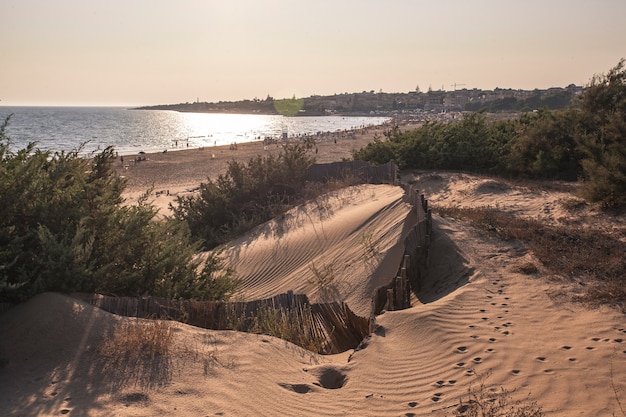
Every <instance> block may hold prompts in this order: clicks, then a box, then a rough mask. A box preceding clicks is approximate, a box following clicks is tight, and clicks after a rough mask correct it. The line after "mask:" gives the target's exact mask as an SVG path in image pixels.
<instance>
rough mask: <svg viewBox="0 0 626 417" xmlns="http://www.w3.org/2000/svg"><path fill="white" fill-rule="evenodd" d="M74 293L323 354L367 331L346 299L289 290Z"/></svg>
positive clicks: (129, 312)
mask: <svg viewBox="0 0 626 417" xmlns="http://www.w3.org/2000/svg"><path fill="white" fill-rule="evenodd" d="M75 296H76V297H78V298H80V299H82V300H83V301H86V302H88V303H91V304H92V305H95V306H97V307H99V308H101V309H103V310H105V311H108V312H111V313H114V314H119V315H122V316H128V317H142V318H146V317H148V318H160V319H169V320H176V321H180V322H183V323H187V324H190V325H193V326H197V327H202V328H206V329H213V330H240V331H246V332H254V333H265V334H270V335H273V336H277V337H282V338H284V339H286V340H289V341H290V342H293V343H295V344H298V345H300V346H303V347H307V348H314V349H315V350H317V351H318V352H319V353H325V354H331V353H340V352H345V351H346V350H348V349H353V348H355V347H356V346H358V344H359V343H361V341H362V340H363V338H364V337H365V336H366V335H367V334H368V333H369V320H368V319H366V318H363V317H359V316H357V315H356V314H354V313H353V312H352V311H351V310H350V308H348V306H347V305H346V304H345V303H336V302H335V303H320V304H310V303H309V299H308V297H307V296H306V295H304V294H293V293H292V292H288V293H285V294H279V295H276V296H274V297H272V298H268V299H265V300H256V301H250V302H218V301H195V300H171V299H166V298H158V297H110V296H105V295H100V294H93V295H90V294H75Z"/></svg>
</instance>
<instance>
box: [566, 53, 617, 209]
mask: <svg viewBox="0 0 626 417" xmlns="http://www.w3.org/2000/svg"><path fill="white" fill-rule="evenodd" d="M581 113H582V120H581V123H579V126H578V130H577V135H576V140H577V143H578V146H579V148H580V149H581V151H582V152H583V153H584V158H583V160H582V166H583V170H584V175H585V181H584V183H583V196H584V197H585V198H586V199H588V200H591V201H598V202H601V203H602V204H603V205H605V206H607V207H623V206H624V205H626V68H624V59H622V60H621V61H620V62H619V63H618V64H617V65H616V66H615V67H614V68H612V69H611V70H610V71H609V72H608V73H607V74H606V75H601V76H596V77H594V78H593V79H592V80H591V82H590V84H589V85H588V86H587V88H586V89H585V92H584V95H583V99H582V106H581Z"/></svg>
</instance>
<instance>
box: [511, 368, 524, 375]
mask: <svg viewBox="0 0 626 417" xmlns="http://www.w3.org/2000/svg"><path fill="white" fill-rule="evenodd" d="M520 372H522V371H520V370H519V369H513V370H512V371H511V373H512V374H513V375H519V374H520Z"/></svg>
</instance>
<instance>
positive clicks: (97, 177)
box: [0, 119, 236, 301]
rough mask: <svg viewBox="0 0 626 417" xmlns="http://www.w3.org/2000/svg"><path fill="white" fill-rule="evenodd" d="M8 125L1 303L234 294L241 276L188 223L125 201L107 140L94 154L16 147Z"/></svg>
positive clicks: (2, 144)
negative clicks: (205, 250)
mask: <svg viewBox="0 0 626 417" xmlns="http://www.w3.org/2000/svg"><path fill="white" fill-rule="evenodd" d="M8 121H9V120H8V119H7V120H6V121H5V123H4V124H3V125H2V127H1V128H0V213H2V217H1V218H0V301H22V300H25V299H27V298H29V297H31V296H32V295H34V294H37V293H40V292H44V291H62V292H76V291H78V292H102V293H107V294H115V295H126V296H136V295H144V294H151V295H158V296H163V297H174V298H177V297H186V298H189V297H193V298H201V299H213V298H225V297H227V296H228V295H229V294H230V293H232V292H233V290H234V287H235V285H236V282H235V281H233V280H231V279H230V278H231V275H232V273H231V271H228V270H226V271H223V268H222V265H221V263H220V261H219V260H218V259H217V257H216V256H209V257H208V259H206V260H205V261H200V260H199V259H198V258H196V253H197V252H198V251H199V250H200V244H199V243H197V242H194V241H192V238H191V234H190V233H189V230H188V228H187V226H186V224H185V223H183V222H180V221H176V220H174V219H166V220H163V221H156V220H155V215H156V209H155V208H154V207H152V206H151V205H147V204H145V202H143V201H142V202H140V204H139V205H137V206H129V207H124V206H121V203H122V201H123V200H122V192H123V190H124V188H125V186H126V184H125V182H124V180H123V179H122V178H121V177H119V176H118V175H117V174H116V173H115V170H114V169H113V168H112V163H113V162H114V160H115V153H114V151H113V149H112V148H107V149H105V150H104V151H102V152H101V153H99V154H96V155H94V156H93V158H90V159H85V158H80V157H78V151H74V152H69V153H54V154H52V153H50V152H47V151H41V150H39V149H37V148H36V147H35V145H34V144H30V145H28V146H27V147H26V148H25V149H21V150H19V151H17V152H12V150H11V149H10V139H9V138H8V137H7V136H6V135H5V128H6V126H7V124H8Z"/></svg>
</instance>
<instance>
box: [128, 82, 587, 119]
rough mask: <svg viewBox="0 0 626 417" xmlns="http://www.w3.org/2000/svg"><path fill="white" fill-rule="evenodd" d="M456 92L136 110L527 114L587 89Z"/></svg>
mask: <svg viewBox="0 0 626 417" xmlns="http://www.w3.org/2000/svg"><path fill="white" fill-rule="evenodd" d="M458 86H459V85H458V84H455V85H454V89H453V90H452V91H446V90H443V89H442V90H432V89H429V90H428V91H427V92H422V91H420V90H419V88H417V89H416V90H415V91H410V92H408V93H385V92H383V91H374V90H371V91H363V92H361V93H343V94H333V95H327V96H320V95H313V96H310V97H306V98H296V97H293V98H291V99H274V98H273V97H271V96H269V95H268V96H267V97H266V98H265V99H258V98H254V99H251V100H240V101H219V102H214V103H209V102H201V101H199V100H196V101H195V102H187V103H179V104H165V105H157V106H146V107H139V108H137V109H138V110H175V111H181V112H196V113H243V114H285V113H284V112H283V111H281V109H283V108H284V109H288V113H287V114H289V115H294V116H295V115H297V116H324V115H346V116H347V115H350V116H393V115H402V114H404V115H410V114H418V113H423V112H427V113H446V112H461V111H485V112H489V113H500V112H523V111H533V110H536V109H540V108H548V109H559V108H565V107H568V106H569V105H570V104H571V103H572V100H573V99H574V98H575V97H577V96H579V95H580V94H582V92H583V87H580V86H576V85H574V84H571V85H568V86H567V87H564V88H561V87H555V88H549V89H544V90H540V89H534V90H515V89H503V88H496V89H495V90H481V89H477V88H473V89H467V88H462V89H461V88H457V87H458Z"/></svg>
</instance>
